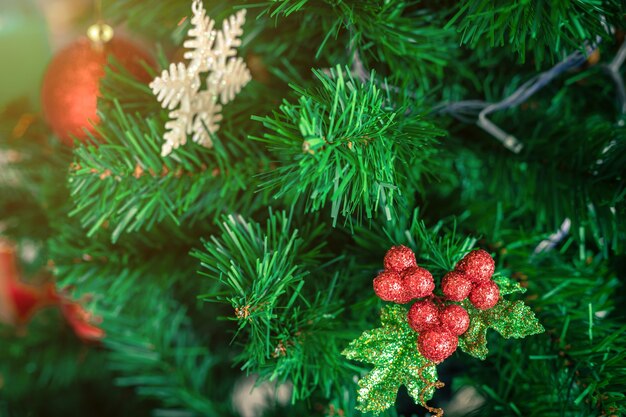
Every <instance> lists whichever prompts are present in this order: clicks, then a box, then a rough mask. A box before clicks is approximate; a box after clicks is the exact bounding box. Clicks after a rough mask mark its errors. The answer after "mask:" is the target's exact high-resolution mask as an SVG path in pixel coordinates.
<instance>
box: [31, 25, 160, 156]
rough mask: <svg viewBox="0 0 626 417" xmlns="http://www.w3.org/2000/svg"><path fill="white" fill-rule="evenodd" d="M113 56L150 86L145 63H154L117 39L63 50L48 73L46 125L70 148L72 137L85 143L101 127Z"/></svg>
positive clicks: (82, 41)
mask: <svg viewBox="0 0 626 417" xmlns="http://www.w3.org/2000/svg"><path fill="white" fill-rule="evenodd" d="M109 56H113V57H115V58H116V60H117V61H118V62H119V63H120V64H121V65H122V66H123V67H124V68H126V69H127V70H128V71H129V72H130V73H131V74H133V75H134V76H135V77H137V78H138V79H139V80H141V81H145V82H148V81H149V80H150V79H151V77H150V74H149V73H148V72H147V71H146V70H145V68H144V67H143V66H142V65H141V62H142V61H143V62H146V63H148V64H151V63H152V62H153V61H152V59H151V58H150V56H149V55H147V54H146V52H144V51H143V50H142V49H141V47H139V46H137V45H136V44H135V43H133V42H130V41H128V40H125V39H123V38H120V37H119V36H116V37H114V38H113V39H112V40H111V41H110V42H108V43H106V44H105V45H103V46H102V47H100V48H97V47H96V46H95V45H94V44H93V43H92V42H91V41H90V40H88V39H86V38H85V39H80V40H78V41H76V42H74V43H72V44H71V45H69V46H68V47H66V48H65V49H63V50H61V51H60V52H59V53H57V54H56V56H55V57H54V58H53V59H52V61H51V62H50V64H49V65H48V69H47V70H46V74H45V75H44V79H43V86H42V89H41V104H42V107H43V113H44V117H45V119H46V121H47V122H48V124H49V125H50V127H51V128H52V130H53V131H54V133H55V134H57V135H58V136H59V138H60V139H61V140H62V141H63V142H64V143H65V144H67V145H72V143H73V141H72V137H76V138H78V139H80V140H81V141H85V140H86V139H87V137H88V134H87V131H89V132H92V133H93V131H94V127H93V125H96V124H98V122H99V118H98V115H97V113H96V108H97V101H98V94H99V89H100V79H101V78H102V76H103V75H104V69H105V67H106V65H107V61H108V58H109Z"/></svg>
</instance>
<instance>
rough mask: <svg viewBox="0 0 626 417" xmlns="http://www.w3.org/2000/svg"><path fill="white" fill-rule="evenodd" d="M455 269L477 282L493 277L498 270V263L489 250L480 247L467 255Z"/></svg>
mask: <svg viewBox="0 0 626 417" xmlns="http://www.w3.org/2000/svg"><path fill="white" fill-rule="evenodd" d="M454 269H455V270H457V271H459V272H463V273H464V274H465V275H467V276H468V277H469V279H471V280H472V281H474V282H475V283H480V282H485V281H488V280H489V279H491V276H492V275H493V272H494V271H495V270H496V263H495V261H494V260H493V258H492V257H491V255H489V252H487V251H485V250H482V249H478V250H474V251H471V252H470V253H468V254H467V255H465V257H464V258H463V259H461V260H460V261H459V262H458V263H457V264H456V267H455V268H454Z"/></svg>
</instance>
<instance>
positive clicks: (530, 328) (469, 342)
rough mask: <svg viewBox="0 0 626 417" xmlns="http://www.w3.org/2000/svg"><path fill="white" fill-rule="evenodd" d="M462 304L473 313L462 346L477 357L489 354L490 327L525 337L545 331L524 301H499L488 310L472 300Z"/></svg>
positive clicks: (461, 341)
mask: <svg viewBox="0 0 626 417" xmlns="http://www.w3.org/2000/svg"><path fill="white" fill-rule="evenodd" d="M463 307H464V308H465V309H466V310H467V312H468V313H469V316H470V326H469V328H468V329H467V331H466V332H465V333H464V334H463V335H462V336H461V337H460V338H459V347H460V348H461V350H462V351H463V352H465V353H467V354H468V355H471V356H474V357H476V358H478V359H485V358H486V357H487V353H488V352H489V351H488V350H487V330H488V329H489V328H492V329H494V330H495V331H497V332H498V333H500V334H501V335H502V336H504V337H505V338H507V339H509V338H511V337H513V338H522V337H526V336H530V335H533V334H538V333H542V332H543V331H544V328H543V326H542V325H541V324H540V323H539V320H537V317H535V313H533V311H532V310H531V309H530V307H528V306H527V305H525V304H524V302H523V301H508V300H500V301H499V302H498V304H496V306H495V307H494V308H492V309H489V310H482V311H481V310H478V309H476V308H474V306H472V304H471V303H470V302H469V301H467V300H466V301H464V302H463Z"/></svg>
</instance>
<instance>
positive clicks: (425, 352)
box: [417, 328, 459, 363]
mask: <svg viewBox="0 0 626 417" xmlns="http://www.w3.org/2000/svg"><path fill="white" fill-rule="evenodd" d="M458 345H459V338H458V337H456V336H455V335H453V334H452V333H451V332H450V331H448V330H446V329H443V328H441V329H431V330H426V331H425V332H423V333H420V334H419V336H418V337H417V349H418V350H419V352H420V353H421V354H422V356H423V357H425V358H426V359H430V360H431V361H433V362H435V363H439V362H443V360H444V359H446V358H447V357H449V356H450V355H452V354H453V353H454V351H455V350H456V348H457V346H458Z"/></svg>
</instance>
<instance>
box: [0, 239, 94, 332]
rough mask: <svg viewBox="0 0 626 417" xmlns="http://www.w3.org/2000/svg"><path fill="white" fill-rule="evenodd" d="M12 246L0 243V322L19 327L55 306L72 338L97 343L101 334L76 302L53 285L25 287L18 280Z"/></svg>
mask: <svg viewBox="0 0 626 417" xmlns="http://www.w3.org/2000/svg"><path fill="white" fill-rule="evenodd" d="M18 277H19V271H18V267H17V255H16V253H15V247H14V246H13V245H11V244H10V243H8V242H6V241H3V240H0V322H1V323H5V324H9V325H13V326H23V325H25V324H27V323H28V321H29V320H30V319H31V317H32V316H33V314H35V313H36V312H37V311H38V310H40V309H42V308H44V307H48V306H55V305H56V306H58V307H59V308H60V310H61V312H62V313H63V316H64V317H65V320H66V321H67V323H68V324H69V325H70V327H72V329H73V330H74V333H75V334H76V336H78V337H79V338H80V339H81V340H83V341H85V342H94V341H99V340H100V339H102V338H103V337H104V331H103V330H102V329H100V328H99V327H97V326H96V324H97V323H96V322H97V320H96V319H95V318H94V317H93V316H92V315H91V314H90V313H89V312H87V311H86V310H85V309H84V308H83V307H82V306H81V305H80V304H79V303H77V302H74V301H70V300H69V298H67V297H65V296H64V295H62V294H60V293H58V292H57V290H56V288H55V286H54V284H52V283H45V284H42V285H38V286H35V285H27V284H24V283H23V282H21V281H20V280H19V279H18Z"/></svg>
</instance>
